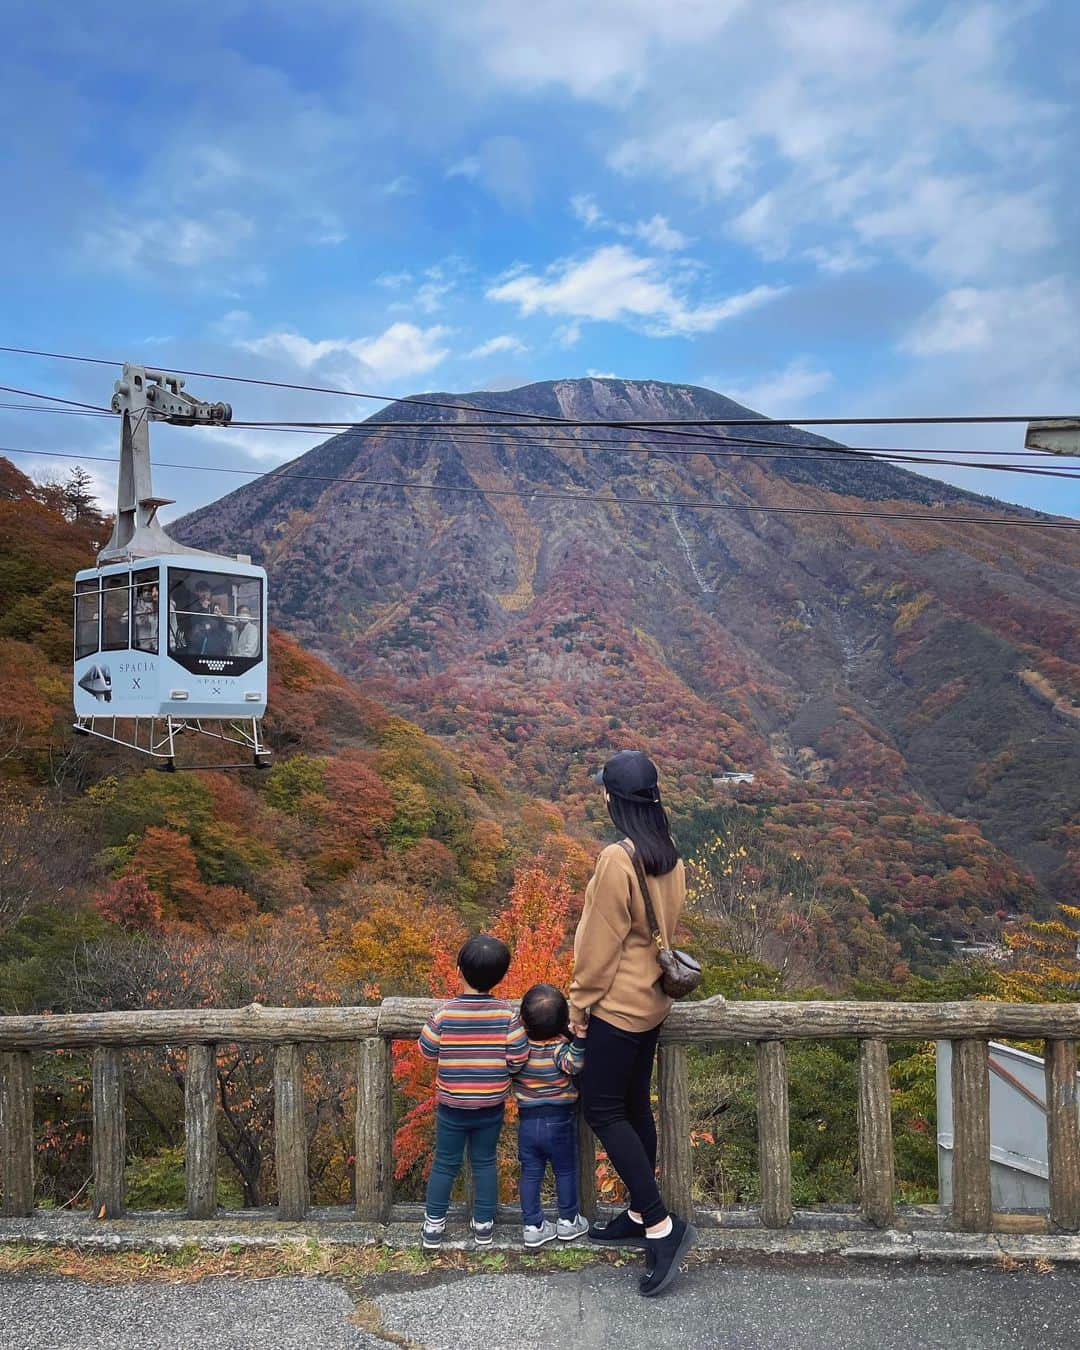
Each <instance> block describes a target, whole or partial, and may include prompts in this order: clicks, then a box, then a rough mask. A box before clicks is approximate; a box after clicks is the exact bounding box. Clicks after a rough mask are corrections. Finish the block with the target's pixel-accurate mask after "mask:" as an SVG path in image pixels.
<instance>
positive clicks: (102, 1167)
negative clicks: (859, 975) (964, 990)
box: [0, 998, 1080, 1233]
mask: <svg viewBox="0 0 1080 1350" xmlns="http://www.w3.org/2000/svg"><path fill="white" fill-rule="evenodd" d="M436 1006H437V1005H436V1004H435V1003H434V1002H433V1001H432V1000H429V999H406V998H391V999H387V1000H386V1001H385V1002H383V1003H382V1004H381V1005H380V1006H378V1007H367V1008H364V1007H357V1008H264V1007H261V1006H260V1005H259V1004H253V1005H251V1006H250V1007H247V1008H239V1009H234V1010H224V1009H211V1010H190V1011H189V1010H184V1011H161V1012H115V1013H87V1014H71V1015H61V1016H41V1017H7V1018H0V1191H2V1195H3V1202H2V1212H3V1214H5V1215H27V1214H30V1213H31V1212H32V1210H33V1204H34V1183H33V1077H32V1072H31V1069H32V1056H33V1054H34V1052H35V1051H46V1050H54V1049H91V1050H92V1051H93V1167H94V1212H95V1213H98V1214H101V1215H102V1216H103V1217H105V1218H117V1217H119V1216H121V1215H122V1214H123V1213H124V1167H125V1161H126V1126H125V1109H124V1069H123V1052H124V1050H125V1049H132V1048H137V1047H144V1046H153V1045H169V1046H172V1047H174V1048H181V1047H182V1048H184V1049H186V1051H187V1060H186V1070H185V1081H184V1101H185V1138H186V1151H185V1161H186V1187H187V1213H188V1215H189V1216H190V1217H191V1218H208V1217H211V1216H212V1215H213V1214H214V1213H215V1212H216V1209H217V1176H216V1167H217V1131H216V1087H217V1084H216V1056H215V1049H216V1047H217V1046H218V1045H219V1044H222V1043H236V1042H240V1043H244V1042H260V1043H264V1044H270V1045H272V1046H273V1047H274V1068H273V1078H274V1150H275V1162H276V1170H277V1179H278V1215H279V1217H280V1218H282V1219H287V1220H298V1219H301V1218H303V1217H304V1214H305V1213H306V1211H307V1209H308V1206H309V1195H308V1173H307V1142H306V1133H305V1127H304V1090H303V1076H302V1052H303V1047H304V1046H306V1045H311V1044H325V1043H328V1042H339V1043H351V1044H353V1045H354V1046H355V1066H356V1088H357V1093H356V1146H355V1153H356V1213H357V1217H358V1218H360V1219H364V1220H370V1221H376V1222H386V1221H387V1220H388V1219H389V1218H390V1216H391V1206H392V1204H393V1176H394V1159H393V1080H392V1070H391V1043H392V1042H393V1041H394V1040H401V1039H413V1038H415V1037H416V1036H417V1035H418V1034H419V1032H420V1028H421V1026H422V1025H423V1023H424V1021H425V1019H426V1018H427V1017H428V1016H429V1014H430V1013H431V1011H432V1009H433V1008H434V1007H436ZM992 1037H993V1038H999V1037H1019V1038H1022V1039H1025V1040H1031V1039H1039V1040H1043V1041H1044V1042H1045V1047H1046V1124H1047V1136H1048V1145H1049V1172H1050V1208H1049V1220H1050V1223H1051V1225H1052V1226H1053V1227H1055V1228H1058V1229H1061V1230H1064V1231H1069V1232H1076V1231H1078V1230H1080V1103H1078V1092H1077V1072H1076V1070H1077V1059H1076V1043H1077V1040H1078V1039H1080V1005H1075V1004H1005V1003H848V1002H832V1003H826V1002H817V1003H753V1002H736V1003H726V1004H714V1003H699V1004H694V1003H689V1004H681V1005H678V1006H676V1007H675V1008H674V1009H673V1010H672V1013H671V1016H670V1017H669V1018H668V1020H667V1022H666V1023H665V1025H664V1029H663V1034H662V1036H661V1041H660V1050H659V1056H658V1078H659V1101H660V1124H659V1137H660V1172H661V1180H662V1185H663V1189H664V1193H665V1198H666V1200H667V1203H668V1204H669V1205H670V1206H671V1207H672V1208H673V1209H676V1210H678V1211H679V1212H681V1213H689V1212H691V1211H692V1209H693V1203H692V1197H691V1180H692V1164H691V1141H690V1124H691V1122H690V1112H689V1094H688V1080H687V1063H686V1047H687V1046H688V1045H706V1044H711V1043H715V1042H723V1041H739V1042H753V1043H754V1044H755V1046H756V1061H757V1120H758V1151H759V1164H760V1174H761V1221H762V1223H763V1224H764V1225H765V1226H766V1227H769V1228H782V1227H784V1226H785V1225H787V1224H789V1223H790V1222H791V1220H792V1215H793V1210H792V1200H791V1154H790V1147H789V1140H788V1084H787V1056H786V1045H785V1043H786V1042H787V1041H789V1040H835V1039H840V1038H852V1039H855V1040H857V1042H858V1101H857V1106H856V1109H857V1114H858V1131H859V1160H858V1165H859V1184H860V1206H859V1208H860V1214H861V1217H862V1219H863V1220H864V1221H865V1222H866V1223H868V1224H871V1225H873V1226H875V1227H879V1228H880V1227H888V1226H889V1225H890V1224H891V1223H892V1222H893V1220H894V1218H895V1172H894V1159H893V1139H892V1116H891V1110H890V1087H889V1061H888V1042H889V1041H897V1040H919V1041H923V1040H939V1039H947V1040H950V1041H951V1042H952V1093H953V1135H954V1145H953V1159H954V1162H953V1207H952V1219H953V1224H954V1226H955V1227H956V1228H959V1229H961V1230H965V1231H968V1232H980V1233H981V1232H988V1231H990V1228H991V1226H992V1214H991V1200H990V1080H989V1067H988V1059H989V1056H988V1045H987V1043H988V1041H989V1040H990V1039H991V1038H992ZM582 1141H583V1145H584V1146H583V1149H582V1167H581V1177H582V1208H583V1210H585V1211H586V1212H589V1213H592V1212H593V1211H594V1210H595V1204H596V1183H595V1173H596V1169H595V1157H596V1155H595V1140H594V1139H593V1137H592V1135H591V1133H590V1132H589V1131H588V1130H587V1129H586V1128H585V1127H584V1126H583V1127H582Z"/></svg>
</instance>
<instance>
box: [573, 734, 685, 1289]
mask: <svg viewBox="0 0 1080 1350" xmlns="http://www.w3.org/2000/svg"><path fill="white" fill-rule="evenodd" d="M600 777H601V781H602V782H603V785H604V798H605V800H606V802H607V806H608V812H609V814H610V816H611V819H612V820H613V821H614V823H615V826H616V828H617V829H619V830H621V831H622V833H623V834H624V835H625V836H626V839H625V841H624V843H622V844H609V845H608V847H607V848H605V849H604V851H603V852H602V853H601V854H600V857H599V859H598V861H597V864H596V870H595V872H594V873H593V876H592V880H591V881H590V882H589V886H588V889H587V890H586V892H585V907H584V909H583V911H582V914H581V920H580V922H579V923H578V927H577V934H576V936H575V938H574V977H573V980H572V981H571V984H570V1023H571V1026H572V1028H573V1030H574V1032H575V1034H577V1035H586V1034H587V1035H588V1046H587V1049H586V1052H585V1074H584V1079H583V1083H582V1104H583V1107H584V1111H585V1119H586V1121H588V1123H589V1125H590V1126H591V1127H592V1129H593V1131H594V1133H595V1134H596V1135H597V1136H598V1137H599V1139H600V1142H601V1143H602V1144H603V1146H604V1149H605V1151H606V1152H607V1155H608V1158H609V1159H610V1160H611V1163H612V1165H613V1166H614V1168H615V1170H616V1172H618V1174H619V1176H620V1177H621V1178H622V1180H623V1182H624V1183H625V1185H626V1188H627V1190H628V1191H629V1193H630V1206H629V1208H628V1209H627V1210H626V1211H624V1213H622V1214H620V1215H618V1216H617V1217H616V1218H614V1219H612V1221H611V1222H610V1223H609V1224H607V1225H606V1227H604V1228H596V1227H593V1228H591V1229H590V1230H589V1236H590V1237H591V1238H593V1239H594V1241H598V1242H611V1243H619V1244H621V1245H624V1246H626V1245H636V1246H643V1247H644V1248H645V1253H646V1265H647V1273H646V1275H645V1276H644V1277H643V1279H642V1281H641V1292H642V1293H643V1294H644V1295H645V1296H646V1297H652V1295H654V1294H658V1293H660V1291H661V1290H662V1289H665V1288H666V1287H667V1286H668V1285H669V1284H670V1283H671V1281H672V1280H673V1279H674V1278H675V1276H676V1275H677V1274H678V1272H679V1263H680V1262H681V1261H682V1259H683V1258H684V1256H685V1255H686V1253H687V1252H688V1251H689V1250H690V1248H691V1246H693V1244H694V1241H695V1240H696V1238H697V1233H696V1232H695V1230H694V1227H693V1225H692V1224H690V1223H688V1222H687V1221H686V1220H684V1219H681V1218H679V1216H678V1215H674V1214H669V1213H668V1211H667V1208H666V1207H665V1205H664V1202H663V1200H662V1199H661V1198H660V1192H659V1190H658V1188H657V1185H656V1124H655V1122H654V1120H653V1114H652V1107H651V1105H650V1102H649V1084H650V1080H651V1078H652V1068H653V1059H654V1058H655V1055H656V1042H657V1038H658V1037H659V1034H660V1026H661V1024H662V1022H663V1021H664V1018H665V1017H666V1016H667V1015H668V1011H669V1010H670V1008H671V999H670V998H668V996H667V995H666V994H665V993H664V991H663V990H662V989H661V987H660V965H659V962H658V961H657V950H656V943H655V941H654V939H653V935H652V933H651V931H650V929H649V924H648V921H647V919H646V917H645V901H644V900H643V898H642V895H641V888H640V886H639V885H638V882H637V878H636V876H635V875H634V864H633V862H632V861H631V855H630V852H629V851H628V847H629V849H632V850H633V851H634V852H635V853H636V855H637V856H638V858H640V860H641V863H642V865H643V867H644V870H645V874H646V877H647V878H648V887H649V895H650V897H651V898H652V903H653V908H654V910H655V911H656V920H657V923H658V924H659V927H660V933H661V936H662V938H663V940H664V943H665V945H667V946H670V945H671V939H672V937H673V936H674V931H675V927H676V925H677V924H678V921H679V916H680V914H681V913H682V908H683V902H684V901H685V899H686V877H685V873H684V869H683V864H682V860H681V858H680V857H679V854H678V850H677V849H676V847H675V844H674V841H673V840H672V838H671V828H670V825H669V824H668V818H667V812H666V811H665V810H664V808H663V805H662V803H661V801H660V789H659V787H658V786H657V776H656V766H655V765H654V764H653V762H652V761H651V760H650V759H649V757H648V756H647V755H644V754H642V753H641V751H639V750H620V751H619V753H618V754H617V755H614V756H612V758H611V759H609V760H608V762H607V763H606V764H605V765H604V771H603V773H602V774H601V775H600Z"/></svg>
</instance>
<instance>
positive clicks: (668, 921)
mask: <svg viewBox="0 0 1080 1350" xmlns="http://www.w3.org/2000/svg"><path fill="white" fill-rule="evenodd" d="M648 881H649V895H650V896H651V897H652V902H653V908H654V909H655V910H656V919H657V923H658V924H659V925H660V932H661V935H662V936H663V939H664V942H665V945H668V946H670V945H671V941H672V938H673V937H674V935H675V928H676V926H677V925H678V922H679V916H680V915H681V914H682V908H683V903H684V901H685V899H686V874H685V871H684V869H683V864H682V860H681V859H680V860H679V862H677V863H676V864H675V866H674V867H673V868H672V869H671V871H670V872H668V873H667V874H666V875H665V876H662V877H649V879H648ZM656 956H657V952H656V943H655V941H654V940H653V937H652V934H651V933H650V931H649V925H648V922H647V921H646V918H645V901H644V900H643V899H642V897H641V889H640V887H639V886H638V883H637V877H636V876H635V875H634V865H633V863H632V862H631V861H630V858H629V856H628V855H627V852H626V850H625V849H624V848H623V847H622V845H621V844H609V845H608V847H607V848H605V849H604V851H603V853H601V854H600V857H599V858H598V859H597V863H596V870H595V871H594V872H593V875H592V880H591V881H590V882H589V885H588V888H587V889H586V891H585V907H584V909H583V910H582V911H581V919H580V920H579V922H578V926H577V933H576V934H575V937H574V978H573V980H572V981H571V982H570V1016H571V1019H572V1020H573V1021H584V1020H585V1017H584V1016H583V1014H585V1013H596V1014H597V1015H598V1016H599V1017H602V1018H603V1019H604V1021H605V1022H610V1023H611V1024H612V1025H613V1026H616V1027H621V1028H622V1029H623V1030H624V1031H651V1030H652V1028H653V1027H655V1026H658V1025H659V1024H660V1023H661V1022H662V1021H663V1020H664V1018H665V1017H666V1016H667V1015H668V1012H669V1010H670V1008H671V999H670V998H668V996H667V995H666V994H665V993H664V992H663V990H662V989H661V988H660V984H659V980H660V964H659V962H658V961H657V959H656Z"/></svg>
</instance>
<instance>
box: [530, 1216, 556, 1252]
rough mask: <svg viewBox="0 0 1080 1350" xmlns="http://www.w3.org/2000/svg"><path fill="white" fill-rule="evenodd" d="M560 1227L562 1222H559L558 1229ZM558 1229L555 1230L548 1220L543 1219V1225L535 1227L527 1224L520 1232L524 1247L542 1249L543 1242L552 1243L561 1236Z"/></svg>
mask: <svg viewBox="0 0 1080 1350" xmlns="http://www.w3.org/2000/svg"><path fill="white" fill-rule="evenodd" d="M561 1227H562V1221H561V1220H560V1221H559V1228H561ZM559 1228H556V1227H555V1225H554V1224H553V1223H552V1222H551V1220H550V1219H545V1220H544V1221H543V1223H541V1224H539V1225H538V1226H536V1227H534V1226H533V1225H532V1224H528V1223H527V1224H526V1225H525V1227H524V1229H523V1230H522V1234H523V1238H524V1242H525V1246H526V1247H542V1246H543V1245H544V1243H545V1242H554V1241H555V1239H556V1238H557V1237H561V1236H562V1235H561V1233H560V1232H559Z"/></svg>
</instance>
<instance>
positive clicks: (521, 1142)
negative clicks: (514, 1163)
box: [518, 1106, 578, 1228]
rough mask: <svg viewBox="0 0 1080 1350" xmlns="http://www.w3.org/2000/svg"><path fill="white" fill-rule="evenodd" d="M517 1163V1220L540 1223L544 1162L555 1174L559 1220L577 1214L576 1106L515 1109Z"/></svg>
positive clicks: (541, 1218)
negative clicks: (516, 1121) (519, 1194)
mask: <svg viewBox="0 0 1080 1350" xmlns="http://www.w3.org/2000/svg"><path fill="white" fill-rule="evenodd" d="M518 1109H519V1111H520V1120H519V1121H518V1160H519V1161H520V1163H521V1181H520V1192H521V1218H522V1222H523V1223H525V1224H527V1225H528V1226H529V1227H531V1228H538V1227H539V1226H540V1224H542V1223H543V1222H544V1210H543V1207H542V1206H541V1204H540V1184H541V1182H542V1181H543V1180H544V1173H545V1172H546V1171H547V1165H548V1163H551V1170H552V1171H553V1172H554V1173H555V1194H556V1196H557V1197H558V1201H559V1218H560V1219H573V1218H574V1217H575V1216H576V1215H577V1212H578V1147H577V1107H576V1106H526V1107H524V1108H521V1107H519V1108H518Z"/></svg>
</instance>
